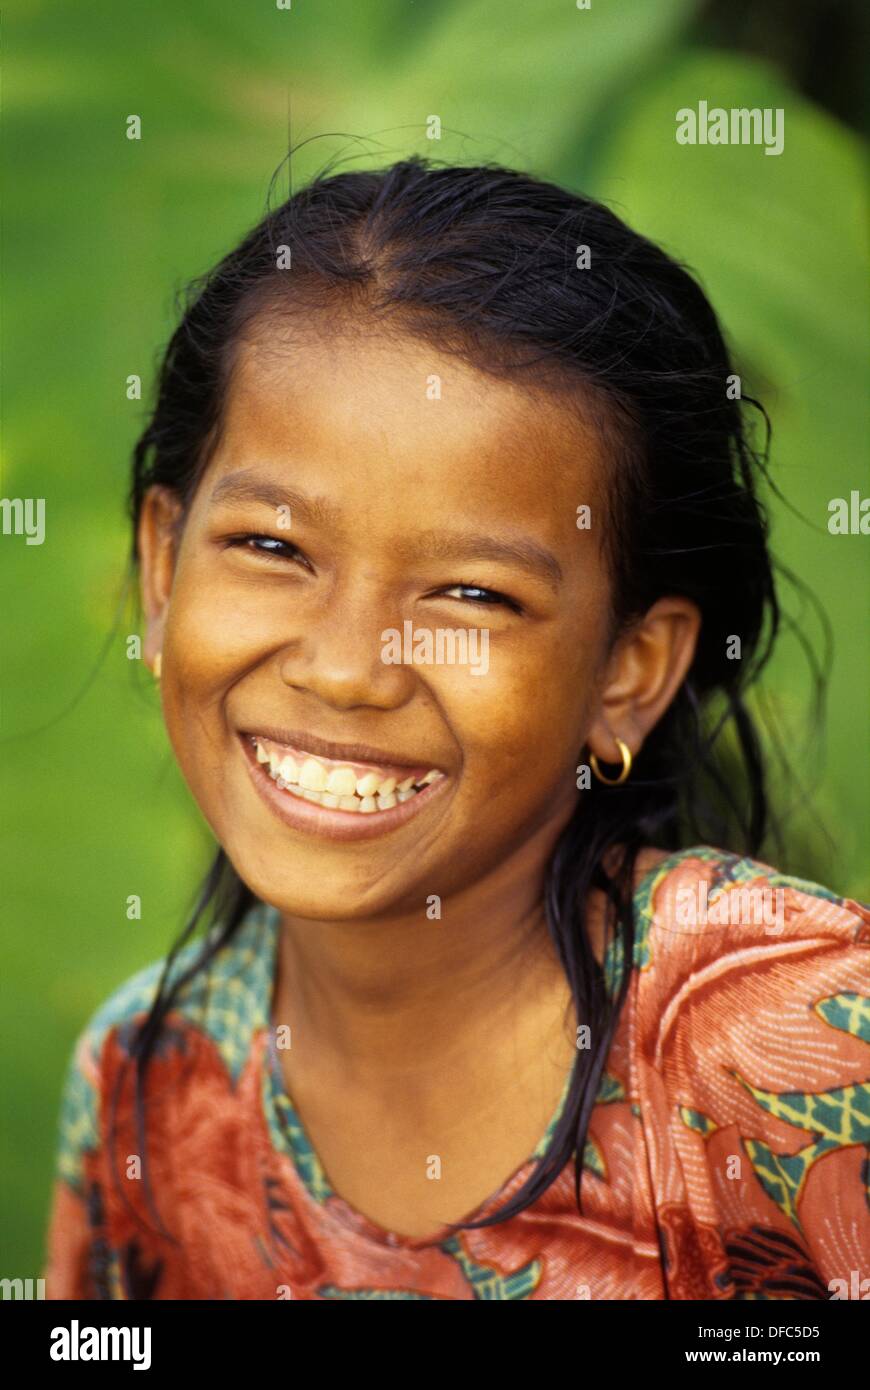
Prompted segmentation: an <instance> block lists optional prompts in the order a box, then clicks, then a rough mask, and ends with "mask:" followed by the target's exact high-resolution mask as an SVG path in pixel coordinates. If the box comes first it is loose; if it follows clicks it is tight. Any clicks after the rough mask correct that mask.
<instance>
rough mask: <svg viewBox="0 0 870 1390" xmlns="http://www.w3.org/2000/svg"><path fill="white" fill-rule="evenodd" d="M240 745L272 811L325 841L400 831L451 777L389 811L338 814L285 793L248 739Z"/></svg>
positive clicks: (438, 792)
mask: <svg viewBox="0 0 870 1390" xmlns="http://www.w3.org/2000/svg"><path fill="white" fill-rule="evenodd" d="M239 741H240V742H241V745H242V751H243V753H244V755H245V762H246V763H247V766H248V771H249V772H250V775H251V780H252V782H253V784H254V786H255V788H256V790H257V791H258V792H259V794H260V796H261V797H262V798H263V800H264V801H265V803H266V805H267V806H268V807H269V809H270V810H271V811H274V813H275V815H276V816H277V817H278V819H279V820H282V821H283V822H284V824H285V825H289V826H290V827H291V828H292V829H293V830H304V831H306V832H307V833H308V834H309V835H319V836H321V837H322V838H323V839H325V840H374V839H376V838H377V836H378V835H386V834H388V833H389V831H391V830H397V829H398V828H399V826H402V825H405V824H407V822H408V821H411V820H413V819H414V817H415V816H418V815H419V814H420V812H421V811H424V810H425V809H426V808H427V807H428V806H431V805H432V803H433V802H434V801H435V800H437V798H438V797H439V796H440V795H441V793H442V792H443V791H444V788H445V787H446V785H447V782H448V778H447V777H441V778H439V780H438V781H437V782H430V783H429V785H428V786H427V787H424V788H423V789H422V791H419V792H415V793H414V795H413V796H412V797H411V798H410V799H409V800H408V801H401V802H400V803H399V805H398V806H393V807H391V809H390V810H389V811H335V810H333V809H332V808H331V807H329V806H318V805H317V804H316V803H315V802H313V801H306V800H305V798H304V797H302V796H294V795H293V793H292V792H285V791H281V789H280V787H277V786H276V785H275V783H274V782H273V781H272V778H271V777H270V776H269V774H268V772H264V770H263V768H264V764H263V763H258V762H257V759H256V755H255V753H254V749H253V747H252V746H251V743H250V742H249V740H248V739H247V738H246V737H245V735H240V740H239Z"/></svg>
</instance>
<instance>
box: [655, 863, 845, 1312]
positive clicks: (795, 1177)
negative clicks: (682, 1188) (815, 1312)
mask: <svg viewBox="0 0 870 1390" xmlns="http://www.w3.org/2000/svg"><path fill="white" fill-rule="evenodd" d="M637 909H638V917H639V919H640V920H639V922H638V952H637V965H638V967H639V968H638V970H637V972H636V976H635V996H634V1027H635V1032H634V1037H635V1045H636V1047H637V1053H636V1056H637V1058H638V1065H639V1068H640V1071H641V1072H642V1080H641V1086H642V1090H643V1093H644V1102H645V1106H646V1113H647V1115H648V1116H649V1123H650V1124H652V1125H653V1126H661V1125H666V1126H667V1127H668V1128H669V1130H670V1132H671V1133H672V1135H673V1138H674V1142H675V1144H676V1147H677V1151H678V1153H679V1154H680V1159H681V1164H682V1166H683V1171H684V1172H685V1173H686V1175H687V1181H688V1180H689V1178H692V1181H695V1180H697V1183H700V1184H701V1187H700V1188H699V1192H700V1191H701V1190H702V1189H703V1192H704V1193H707V1194H708V1195H709V1193H710V1192H711V1191H713V1192H715V1193H716V1194H717V1202H718V1206H719V1208H720V1211H721V1212H722V1213H723V1219H726V1224H728V1225H729V1226H731V1227H733V1229H735V1230H737V1229H743V1227H744V1226H747V1222H748V1223H749V1225H752V1224H753V1223H755V1225H756V1226H758V1228H759V1229H760V1227H761V1226H765V1227H768V1226H770V1227H773V1226H776V1223H777V1221H779V1222H780V1223H781V1224H780V1225H779V1226H778V1227H777V1229H778V1230H779V1231H781V1232H785V1233H790V1236H789V1238H792V1237H796V1238H799V1240H800V1242H801V1243H802V1244H801V1248H802V1249H807V1248H808V1249H809V1250H810V1251H811V1252H812V1254H813V1258H814V1260H815V1268H816V1269H817V1270H820V1271H821V1270H824V1271H827V1274H826V1277H828V1278H829V1277H830V1276H831V1273H833V1274H837V1273H838V1272H839V1271H840V1270H841V1267H842V1268H844V1269H846V1270H848V1269H851V1268H853V1267H856V1266H855V1265H854V1261H855V1260H856V1259H857V1258H858V1254H859V1251H860V1248H861V1246H862V1243H863V1244H864V1248H865V1249H866V1242H867V1241H868V1240H870V1204H868V1200H867V1193H866V1186H865V1184H866V1174H864V1169H863V1162H864V1154H865V1146H866V1145H868V1144H870V908H868V907H867V905H866V904H863V903H860V902H857V901H855V900H853V899H850V898H844V897H841V896H839V895H837V894H835V893H833V892H831V891H830V890H829V889H826V888H824V887H822V886H821V885H818V884H815V883H812V882H809V881H807V880H804V879H800V878H794V877H791V876H789V875H786V874H781V873H779V872H778V871H777V870H776V869H773V868H771V867H770V866H769V865H766V864H763V863H760V862H758V861H756V860H752V859H746V858H741V857H739V856H737V855H733V854H724V853H722V852H721V851H717V850H713V849H711V848H708V847H705V846H704V847H698V848H695V849H691V850H687V851H685V852H683V853H682V854H680V855H673V856H669V857H668V859H666V860H662V861H661V862H660V863H659V864H657V865H655V866H653V868H652V869H651V870H650V871H649V872H648V874H647V876H646V878H645V879H644V881H643V882H642V883H641V885H640V889H639V894H638V902H637ZM703 1172H706V1173H707V1175H708V1176H707V1177H705V1178H703V1179H702V1178H701V1177H699V1176H698V1175H699V1174H701V1173H703ZM692 1175H694V1177H692ZM696 1198H697V1203H699V1204H700V1206H699V1209H700V1208H701V1207H703V1205H704V1201H706V1200H707V1198H706V1197H705V1198H704V1199H703V1201H702V1198H701V1197H700V1196H698V1195H697V1194H696ZM750 1218H751V1220H750ZM747 1229H748V1226H747ZM850 1260H851V1261H852V1263H851V1264H850V1263H848V1261H850ZM844 1261H846V1263H845V1264H844V1263H843V1262H844ZM808 1296H818V1295H817V1294H811V1295H808ZM821 1296H826V1295H825V1293H824V1291H823V1292H822V1295H821Z"/></svg>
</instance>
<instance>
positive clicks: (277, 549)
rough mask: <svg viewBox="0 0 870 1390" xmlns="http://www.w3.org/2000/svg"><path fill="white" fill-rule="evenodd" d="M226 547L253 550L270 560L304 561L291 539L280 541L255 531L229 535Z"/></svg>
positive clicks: (275, 537)
mask: <svg viewBox="0 0 870 1390" xmlns="http://www.w3.org/2000/svg"><path fill="white" fill-rule="evenodd" d="M226 547H227V549H228V550H229V549H238V550H253V551H254V553H255V554H256V555H264V556H266V558H267V559H270V560H301V561H304V558H305V557H304V556H303V554H302V551H301V550H300V549H299V547H298V545H294V544H293V542H292V541H282V540H279V539H278V537H277V536H264V535H259V534H257V533H251V534H248V535H245V536H231V537H230V538H229V540H228V541H227V542H226ZM305 563H307V561H305Z"/></svg>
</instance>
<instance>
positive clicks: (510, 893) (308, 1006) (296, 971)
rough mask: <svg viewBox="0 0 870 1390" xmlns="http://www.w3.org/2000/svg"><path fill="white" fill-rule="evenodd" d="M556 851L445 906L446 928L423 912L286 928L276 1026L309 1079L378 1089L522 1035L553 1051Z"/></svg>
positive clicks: (508, 864)
mask: <svg viewBox="0 0 870 1390" xmlns="http://www.w3.org/2000/svg"><path fill="white" fill-rule="evenodd" d="M539 838H541V837H539ZM550 848H551V845H549V844H548V845H546V846H544V845H542V844H540V843H538V842H537V840H536V839H534V838H533V839H532V840H528V841H526V842H525V843H524V844H523V846H522V847H521V848H520V849H519V850H518V852H517V853H516V854H515V855H514V856H513V857H511V858H510V859H509V860H507V861H505V862H503V863H501V864H500V865H499V866H498V868H497V869H496V870H494V871H492V872H491V873H490V874H488V875H486V876H485V877H483V878H481V879H479V880H478V881H477V882H475V883H474V884H472V885H470V886H468V887H466V888H465V889H463V890H462V891H461V892H459V893H457V894H456V895H454V896H451V897H450V898H445V899H444V900H443V902H442V903H441V917H440V920H430V919H429V918H428V917H427V916H426V912H425V908H422V909H420V910H417V911H415V912H414V913H407V914H403V915H397V916H390V917H383V918H379V919H367V920H359V919H356V920H354V921H352V922H313V921H310V920H305V921H302V920H298V919H294V918H292V917H285V918H284V919H283V920H282V935H281V943H280V948H279V958H278V976H277V981H276V987H275V997H274V1005H273V1019H274V1021H275V1022H276V1023H282V1022H286V1023H289V1024H290V1026H291V1030H292V1038H293V1051H294V1053H295V1054H296V1060H297V1061H301V1054H304V1056H305V1059H306V1068H307V1069H309V1075H310V1068H311V1067H314V1068H316V1070H317V1072H318V1073H319V1074H320V1075H321V1076H322V1077H323V1078H327V1077H331V1076H341V1077H343V1078H344V1080H345V1082H346V1083H351V1084H354V1083H359V1084H360V1085H366V1086H369V1085H371V1086H375V1087H377V1088H378V1089H381V1088H387V1087H389V1086H390V1085H391V1084H392V1083H395V1084H397V1085H400V1084H401V1081H402V1079H403V1078H406V1079H408V1080H409V1081H411V1080H412V1079H413V1078H415V1077H417V1078H419V1077H420V1076H421V1075H426V1074H427V1073H432V1072H438V1071H440V1070H441V1069H442V1068H443V1067H444V1065H445V1062H450V1061H453V1060H458V1059H461V1058H462V1057H467V1056H469V1055H472V1054H474V1053H476V1052H477V1051H478V1050H479V1049H483V1050H484V1051H485V1052H486V1053H492V1051H493V1049H494V1047H500V1046H501V1045H502V1044H504V1045H505V1046H507V1047H509V1046H510V1045H511V1043H512V1041H514V1040H517V1039H518V1038H519V1037H520V1036H523V1038H524V1039H525V1041H526V1042H532V1041H533V1040H534V1041H535V1042H538V1043H540V1045H542V1046H544V1045H546V1043H547V1040H548V1039H549V1038H551V1037H552V1034H553V1028H554V1025H555V1026H558V1027H561V1026H562V1025H561V1023H560V1022H559V1020H561V1018H562V1016H563V1015H564V1012H565V1010H566V1008H567V1007H568V1004H569V1003H570V989H569V986H568V983H567V981H566V979H565V976H564V972H563V971H562V968H561V965H560V962H559V960H558V957H557V955H556V952H555V949H554V947H553V944H552V942H551V940H550V935H549V932H548V930H547V927H546V922H545V918H544V912H543V894H542V889H543V865H544V863H545V862H546V854H547V851H548V850H549V849H550ZM297 1040H298V1042H297Z"/></svg>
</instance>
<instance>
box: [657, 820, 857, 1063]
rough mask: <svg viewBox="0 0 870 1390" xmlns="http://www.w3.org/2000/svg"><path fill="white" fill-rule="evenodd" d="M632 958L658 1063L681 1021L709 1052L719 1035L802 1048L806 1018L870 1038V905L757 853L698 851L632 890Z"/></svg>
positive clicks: (673, 858) (672, 860)
mask: <svg viewBox="0 0 870 1390" xmlns="http://www.w3.org/2000/svg"><path fill="white" fill-rule="evenodd" d="M634 963H635V966H636V967H637V980H638V983H637V1004H638V1009H639V1013H640V1017H641V1018H642V1019H645V1020H646V1022H647V1024H648V1026H649V1027H650V1028H653V1029H654V1031H655V1037H656V1041H655V1047H654V1049H653V1055H654V1056H656V1057H658V1058H661V1057H662V1056H663V1053H664V1050H665V1049H666V1048H667V1046H668V1038H669V1037H670V1036H672V1034H673V1032H674V1030H676V1029H678V1028H679V1026H680V1020H681V1019H682V1020H683V1021H684V1022H685V1021H687V1020H688V1021H690V1023H691V1027H692V1030H693V1037H694V1041H695V1044H696V1046H698V1047H700V1048H702V1049H703V1048H704V1047H706V1046H708V1045H710V1043H708V1038H710V1039H712V1036H713V1032H714V1031H716V1030H718V1032H719V1033H722V1032H723V1031H724V1033H725V1034H726V1035H729V1036H731V1035H733V1036H735V1037H736V1036H737V1035H738V1034H739V1035H740V1036H754V1037H758V1038H759V1039H763V1038H765V1037H766V1038H768V1039H775V1038H783V1037H784V1036H786V1035H789V1036H793V1037H794V1040H795V1045H797V1041H798V1039H802V1040H803V1041H806V1028H807V1027H808V1026H809V1019H808V1015H811V1016H812V1019H813V1020H814V1022H816V1023H824V1024H825V1025H826V1026H827V1027H828V1028H829V1029H831V1028H833V1029H840V1030H841V1032H845V1033H846V1034H848V1035H850V1036H852V1037H854V1038H855V1039H860V1040H861V1042H862V1044H863V1043H866V1041H867V1040H868V1038H870V1034H868V1011H870V999H867V997H866V996H867V994H868V979H870V907H868V906H867V905H866V904H864V903H860V902H857V901H855V900H853V899H851V898H844V897H841V896H839V895H837V894H836V893H833V892H831V891H830V890H829V889H827V888H824V887H823V886H821V885H820V884H816V883H812V882H810V881H808V880H806V879H801V878H795V877H793V876H790V875H787V874H782V873H780V872H779V871H778V870H776V869H774V868H771V867H770V866H769V865H767V864H763V863H761V862H760V861H758V860H755V859H748V858H743V857H741V856H739V855H735V854H728V853H724V852H723V851H721V850H716V849H712V848H710V847H708V846H698V847H695V848H693V849H689V850H684V851H681V852H680V853H678V854H674V855H669V856H667V857H666V858H664V859H661V860H660V861H659V862H657V863H654V864H653V865H652V866H651V867H650V868H649V869H648V871H647V873H646V875H645V876H644V877H643V878H642V880H641V882H640V884H639V886H638V890H637V893H636V896H635V944H634ZM862 1001H863V1002H862ZM702 1024H703V1025H704V1029H705V1030H709V1032H708V1031H702V1028H701V1026H702ZM828 1041H829V1043H830V1042H832V1041H833V1038H832V1036H831V1035H830V1034H829V1035H828ZM838 1041H839V1043H840V1044H842V1041H843V1039H842V1038H841V1039H839V1040H838ZM759 1045H763V1044H761V1043H760V1044H759ZM868 1061H870V1054H868V1057H867V1058H866V1059H864V1062H865V1065H866V1064H867V1062H868Z"/></svg>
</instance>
